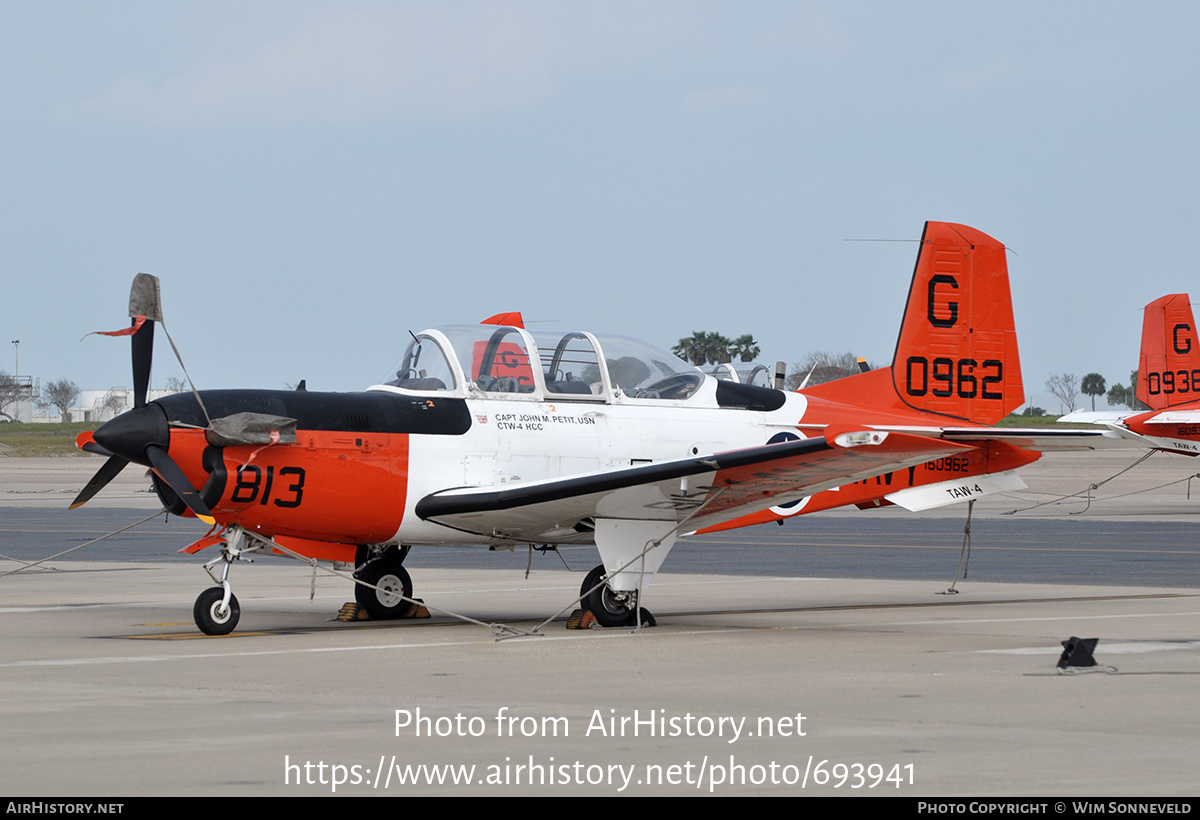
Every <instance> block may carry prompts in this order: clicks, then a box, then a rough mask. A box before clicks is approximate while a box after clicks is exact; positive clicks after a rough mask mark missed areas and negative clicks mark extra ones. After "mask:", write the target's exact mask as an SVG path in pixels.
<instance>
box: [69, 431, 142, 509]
mask: <svg viewBox="0 0 1200 820" xmlns="http://www.w3.org/2000/svg"><path fill="white" fill-rule="evenodd" d="M96 446H97V447H99V446H100V445H96ZM85 449H86V447H85ZM101 449H104V448H101ZM105 452H107V451H105ZM128 463H129V460H128V459H124V458H121V456H113V455H110V457H109V459H108V461H106V462H104V466H102V467H101V468H100V469H99V470H97V471H96V474H95V475H94V476H92V480H91V481H89V482H88V483H87V486H86V487H84V488H83V490H82V491H80V493H79V495H77V496H75V500H74V501H72V502H71V506H70V509H72V510H73V509H75V508H76V507H82V506H83V505H84V504H86V503H88V501H90V500H91V498H92V496H94V495H95V494H96V493H98V492H100V490H102V489H103V488H104V485H105V484H107V483H108V482H110V481H112V480H113V479H114V478H116V477H117V473H119V472H121V470H123V469H124V468H125V465H126V464H128Z"/></svg>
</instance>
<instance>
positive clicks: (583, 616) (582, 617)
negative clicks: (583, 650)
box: [567, 609, 658, 629]
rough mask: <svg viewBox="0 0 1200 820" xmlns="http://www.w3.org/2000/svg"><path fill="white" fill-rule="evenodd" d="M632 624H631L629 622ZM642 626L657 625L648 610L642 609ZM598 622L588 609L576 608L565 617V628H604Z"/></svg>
mask: <svg viewBox="0 0 1200 820" xmlns="http://www.w3.org/2000/svg"><path fill="white" fill-rule="evenodd" d="M629 626H633V624H629ZM642 626H658V622H657V621H655V620H654V616H653V615H652V614H651V613H650V610H648V609H643V610H642ZM604 628H605V627H603V626H601V625H600V622H599V621H597V620H596V616H595V615H593V614H592V611H591V610H590V609H577V610H575V611H574V612H572V613H571V617H569V618H567V629H604ZM612 628H613V629H623V628H624V627H619V626H618V627H612Z"/></svg>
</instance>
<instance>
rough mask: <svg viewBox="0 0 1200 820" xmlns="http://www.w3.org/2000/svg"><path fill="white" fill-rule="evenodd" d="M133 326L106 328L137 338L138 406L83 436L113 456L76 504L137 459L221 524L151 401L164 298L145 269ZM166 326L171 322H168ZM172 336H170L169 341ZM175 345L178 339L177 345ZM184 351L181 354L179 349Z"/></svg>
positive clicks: (86, 443)
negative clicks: (174, 454) (179, 459)
mask: <svg viewBox="0 0 1200 820" xmlns="http://www.w3.org/2000/svg"><path fill="white" fill-rule="evenodd" d="M129 316H130V318H131V319H132V320H133V321H132V322H131V323H130V327H128V328H126V329H123V330H115V331H101V335H103V336H132V337H133V338H132V340H131V341H132V359H133V409H132V410H130V411H129V412H127V413H122V414H121V415H119V416H117V417H116V418H114V419H112V420H111V421H109V422H106V423H105V424H103V425H101V427H100V428H99V429H98V430H96V432H95V433H92V434H87V433H85V434H83V435H81V436H80V437H79V439H78V440H77V442H76V443H77V444H78V445H79V446H80V447H81V448H82V449H83V450H85V451H87V452H89V453H97V454H99V455H107V456H108V460H107V461H106V462H104V464H103V466H101V467H100V469H99V470H97V471H96V474H95V475H94V476H92V480H91V481H89V482H88V483H87V486H86V487H84V488H83V490H82V491H80V493H79V495H78V496H76V497H75V500H74V501H73V502H72V503H71V509H75V508H76V507H81V506H83V505H84V504H86V503H87V502H88V501H89V500H90V499H91V498H92V497H93V496H95V495H96V493H98V492H99V491H100V490H101V489H103V488H104V487H105V486H106V485H107V484H108V483H109V482H110V481H112V480H113V479H114V478H116V477H117V474H118V473H120V472H121V470H123V469H124V468H125V465H126V464H128V463H129V462H131V461H136V462H138V463H140V464H145V465H146V466H149V467H151V468H153V470H154V471H155V472H156V473H157V474H158V476H159V477H160V478H161V479H162V480H163V481H164V482H166V484H167V486H169V487H170V488H171V489H172V490H173V491H174V492H175V494H176V495H177V496H179V498H181V499H182V500H183V502H184V503H185V504H187V506H188V509H190V510H191V511H192V512H193V513H195V515H196V517H197V518H199V519H200V520H201V521H204V522H205V523H207V524H213V523H215V519H214V518H213V515H212V512H211V511H210V510H209V509H208V505H207V504H205V503H204V500H203V499H202V498H201V497H200V493H198V492H197V491H196V488H195V487H193V486H192V483H191V481H189V480H188V477H187V476H186V475H184V473H183V470H181V469H180V468H179V465H178V464H176V463H175V461H174V460H173V459H172V458H171V456H170V455H168V454H167V449H168V447H169V446H170V441H171V430H170V426H169V425H168V423H167V417H166V415H165V414H164V413H163V411H162V410H161V409H160V408H159V407H157V406H153V405H148V404H147V403H146V396H147V394H148V393H149V389H150V365H151V363H152V362H153V359H154V323H155V322H158V323H160V324H161V323H162V321H163V318H162V299H161V297H160V293H159V284H158V277H157V276H151V275H150V274H148V273H139V274H138V275H137V276H136V277H134V280H133V287H132V288H131V289H130V291H129ZM163 329H164V330H165V329H166V326H165V325H164V326H163ZM169 339H170V337H169V336H168V340H169ZM171 346H172V347H174V343H172V345H171ZM177 355H178V353H177Z"/></svg>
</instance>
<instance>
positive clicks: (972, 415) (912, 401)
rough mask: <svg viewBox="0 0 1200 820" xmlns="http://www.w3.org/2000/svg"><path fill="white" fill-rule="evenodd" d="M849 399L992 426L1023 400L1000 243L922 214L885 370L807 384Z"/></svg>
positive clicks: (814, 391) (817, 393) (812, 391)
mask: <svg viewBox="0 0 1200 820" xmlns="http://www.w3.org/2000/svg"><path fill="white" fill-rule="evenodd" d="M803 392H804V393H805V394H806V395H812V396H819V397H822V398H826V399H830V400H833V401H840V402H845V403H848V404H864V403H866V404H871V405H874V406H876V407H887V408H891V409H894V410H896V411H907V412H909V413H911V411H913V410H917V411H920V412H921V413H932V414H936V415H939V416H944V417H947V419H959V420H962V421H971V422H976V423H978V424H994V423H995V422H997V421H999V420H1000V419H1002V418H1004V417H1005V416H1007V415H1008V414H1009V413H1011V412H1012V411H1013V410H1015V409H1017V408H1018V407H1020V406H1021V404H1023V403H1024V401H1025V395H1024V386H1023V384H1022V383H1021V362H1020V356H1019V354H1018V352H1017V334H1016V328H1015V325H1014V323H1013V313H1012V296H1011V294H1010V291H1009V286H1008V262H1007V260H1006V259H1005V257H1004V245H1003V244H1001V243H1000V242H997V241H996V240H995V239H993V238H992V237H990V236H988V235H987V234H985V233H983V232H981V231H977V230H975V229H974V228H968V227H967V226H966V225H955V224H952V223H948V222H927V223H925V233H924V235H923V236H922V237H921V250H920V252H919V253H918V255H917V264H916V269H915V270H914V271H913V280H912V288H911V289H910V291H909V294H908V305H907V307H906V308H905V312H904V322H903V324H902V325H901V327H900V338H899V341H898V342H897V343H896V355H895V357H894V358H893V360H892V366H891V369H890V370H876V371H872V372H871V373H863V374H861V375H857V376H850V377H848V378H845V379H840V380H838V381H836V382H828V383H826V384H823V385H817V386H816V387H813V388H809V389H807V390H805V391H803Z"/></svg>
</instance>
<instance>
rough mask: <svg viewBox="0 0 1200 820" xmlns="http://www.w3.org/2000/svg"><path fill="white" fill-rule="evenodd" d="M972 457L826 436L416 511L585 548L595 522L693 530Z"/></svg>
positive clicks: (530, 486)
mask: <svg viewBox="0 0 1200 820" xmlns="http://www.w3.org/2000/svg"><path fill="white" fill-rule="evenodd" d="M969 449H971V448H970V447H969V446H965V445H960V444H956V443H953V442H949V441H944V440H938V439H932V438H928V437H925V436H914V435H909V434H905V433H894V432H882V431H876V430H853V431H847V432H842V433H834V432H833V431H827V434H826V436H824V437H820V438H809V439H799V440H796V441H786V442H779V443H777V444H767V445H764V446H761V447H751V448H748V449H744V450H731V451H728V452H723V453H714V454H711V455H704V456H696V457H693V458H685V459H678V460H676V461H665V462H658V463H654V464H645V465H639V466H636V467H623V468H618V469H613V470H607V471H604V472H596V473H587V474H583V475H577V476H570V477H566V478H556V479H547V480H542V481H528V482H521V483H516V484H507V485H504V486H503V487H495V486H492V487H460V488H456V489H450V490H442V491H440V492H436V493H432V494H430V495H427V496H425V497H424V498H422V499H421V500H420V501H419V502H418V503H417V506H416V513H417V515H418V516H419V517H421V518H422V519H424V520H427V521H431V522H434V523H437V524H441V525H443V526H446V527H450V528H452V529H457V530H461V531H464V532H470V533H475V534H479V535H485V536H489V537H495V538H497V539H502V540H513V541H534V542H536V541H546V542H554V543H569V542H588V541H590V540H592V529H593V527H594V522H595V520H596V519H623V520H640V521H675V522H684V521H686V522H687V529H688V530H689V531H692V530H698V529H702V528H704V527H709V526H714V525H716V524H720V523H723V522H725V521H730V520H732V519H734V518H738V517H740V516H743V515H746V514H748V513H752V512H757V511H759V510H765V509H767V508H768V507H771V506H774V505H777V504H782V503H787V502H788V501H793V500H796V499H799V498H803V497H804V496H808V495H812V494H814V493H817V492H821V491H822V490H828V489H832V488H834V487H839V486H842V485H843V484H847V483H850V482H853V481H860V480H862V479H865V478H872V477H874V476H877V475H881V474H883V473H886V472H889V471H892V470H898V469H902V468H905V467H910V466H913V465H915V464H922V463H924V462H926V461H929V460H931V459H935V458H940V457H942V456H946V455H950V454H953V453H958V452H961V451H965V450H969Z"/></svg>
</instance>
